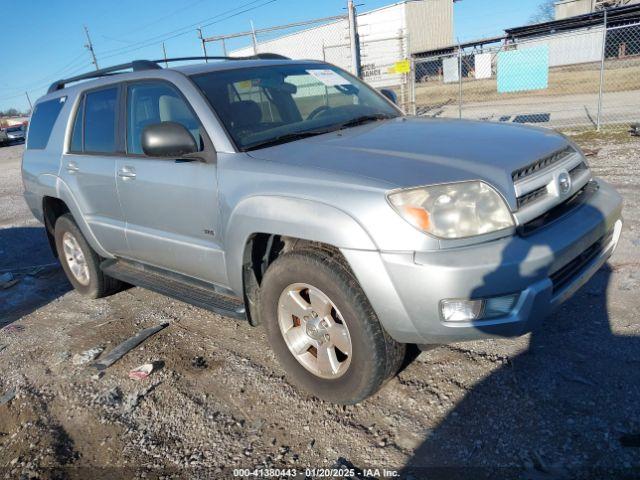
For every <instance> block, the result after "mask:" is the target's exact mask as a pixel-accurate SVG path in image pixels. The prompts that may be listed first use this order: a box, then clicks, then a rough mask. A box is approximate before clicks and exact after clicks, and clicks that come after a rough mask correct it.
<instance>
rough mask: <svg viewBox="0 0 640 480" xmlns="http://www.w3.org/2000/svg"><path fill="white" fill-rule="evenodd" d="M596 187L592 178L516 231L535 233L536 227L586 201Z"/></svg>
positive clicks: (523, 234) (528, 233) (546, 223)
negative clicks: (565, 198)
mask: <svg viewBox="0 0 640 480" xmlns="http://www.w3.org/2000/svg"><path fill="white" fill-rule="evenodd" d="M598 188H599V187H598V183H597V182H595V181H593V180H592V181H590V182H589V183H587V184H586V185H585V186H584V187H582V188H581V189H580V190H578V191H577V192H576V193H575V194H574V195H573V196H572V197H570V198H568V199H567V200H566V201H564V202H562V203H560V204H558V205H556V206H555V207H553V208H552V209H550V210H547V211H546V212H545V213H544V214H542V215H540V216H539V217H536V218H534V219H533V220H531V221H530V222H527V223H525V224H524V225H521V226H520V227H519V228H518V233H520V235H522V236H524V237H526V236H527V235H531V234H533V233H535V232H536V231H537V230H538V229H540V228H542V227H545V226H547V225H549V224H550V223H552V222H555V221H556V220H557V219H559V218H560V217H562V216H564V215H566V214H567V213H569V212H570V211H571V210H573V209H574V208H576V207H578V206H580V205H582V204H583V203H584V202H586V201H587V200H588V199H589V198H590V197H591V196H592V195H593V194H594V193H595V192H596V191H597V190H598Z"/></svg>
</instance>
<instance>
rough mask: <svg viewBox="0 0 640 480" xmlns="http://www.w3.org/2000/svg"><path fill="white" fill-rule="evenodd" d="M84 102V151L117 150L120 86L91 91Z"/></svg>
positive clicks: (109, 151)
mask: <svg viewBox="0 0 640 480" xmlns="http://www.w3.org/2000/svg"><path fill="white" fill-rule="evenodd" d="M84 102H85V105H84V151H85V152H94V153H113V152H115V151H116V110H117V102H118V88H117V87H114V88H108V89H105V90H99V91H96V92H90V93H88V94H87V95H86V96H85V99H84Z"/></svg>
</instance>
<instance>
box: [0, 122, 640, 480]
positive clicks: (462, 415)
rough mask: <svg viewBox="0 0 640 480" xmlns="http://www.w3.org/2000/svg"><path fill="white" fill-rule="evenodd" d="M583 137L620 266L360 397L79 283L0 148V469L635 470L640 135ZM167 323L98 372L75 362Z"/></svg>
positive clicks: (565, 474) (226, 327)
mask: <svg viewBox="0 0 640 480" xmlns="http://www.w3.org/2000/svg"><path fill="white" fill-rule="evenodd" d="M576 138H578V140H579V141H580V142H581V143H582V144H583V145H584V146H587V147H590V148H599V149H600V150H599V154H598V155H597V156H596V157H592V158H591V160H590V162H591V165H592V167H593V169H594V171H595V172H596V174H597V175H599V176H602V177H604V178H605V179H607V180H608V181H609V182H612V183H613V184H614V185H615V186H616V188H618V189H619V191H620V192H621V193H622V194H623V195H624V197H625V220H626V224H625V229H624V232H623V237H622V240H621V243H620V246H619V248H618V250H617V252H616V253H615V255H614V257H613V258H612V260H611V262H610V265H609V266H608V267H606V268H603V269H602V270H601V271H600V272H599V273H598V274H597V275H596V276H595V277H594V278H593V280H592V281H591V282H590V283H589V284H588V285H587V286H586V287H585V288H583V289H582V291H581V292H580V293H579V294H578V295H577V296H576V297H574V298H573V299H572V300H571V301H570V302H569V303H567V304H566V305H565V306H564V307H563V308H562V309H561V310H560V311H558V312H557V313H556V314H554V315H553V316H551V317H550V318H548V319H547V320H546V322H545V324H544V326H543V328H541V329H540V330H539V331H537V332H535V333H534V334H531V335H528V336H525V337H521V338H518V339H499V340H487V341H481V342H468V343H461V344H455V345H449V346H442V347H438V348H435V349H433V350H430V351H428V352H423V353H421V354H420V355H419V356H417V358H414V359H413V361H411V362H410V363H409V364H408V365H407V366H406V368H405V369H404V370H403V371H402V372H401V373H400V374H399V375H398V377H397V378H395V379H393V380H391V381H390V382H389V383H388V384H387V385H386V386H385V387H384V388H383V389H382V391H381V392H380V393H379V394H378V395H376V396H375V397H373V398H372V399H370V400H368V401H366V402H364V403H362V404H360V405H357V406H353V407H337V406H335V405H331V404H328V403H324V402H321V401H317V400H315V399H312V398H309V397H307V396H305V395H304V394H303V393H300V392H298V391H296V390H295V389H294V388H293V387H291V386H290V385H289V384H288V383H287V381H286V379H285V378H284V375H283V372H282V370H281V369H280V368H279V366H278V365H277V363H276V361H275V359H274V356H273V355H272V354H271V352H270V350H269V348H268V346H267V345H266V342H265V338H264V334H263V331H262V329H260V328H257V329H255V328H252V327H250V326H249V325H248V324H246V323H243V322H239V321H234V320H231V319H228V318H223V317H220V316H217V315H215V314H212V313H209V312H206V311H204V310H200V309H198V308H195V307H191V306H189V305H186V304H183V303H181V302H177V301H174V300H171V299H169V298H166V297H163V296H160V295H157V294H154V293H151V292H149V291H145V290H142V289H139V288H132V289H129V290H127V291H124V292H122V293H119V294H117V295H115V296H113V297H110V298H107V299H102V300H97V301H90V300H86V299H84V298H82V297H80V296H79V295H77V294H76V293H75V292H73V291H70V287H69V285H68V283H67V282H66V281H65V279H64V277H63V275H62V274H61V271H60V269H59V267H58V266H57V264H56V263H55V261H54V259H53V258H52V257H51V255H50V254H49V253H48V245H47V242H46V239H45V235H44V232H43V230H42V228H41V226H40V225H38V224H37V223H36V222H35V221H34V220H32V219H31V215H30V212H29V211H28V209H27V207H26V205H25V204H24V201H23V199H22V196H21V190H22V185H21V181H20V164H19V161H20V155H21V152H22V146H13V147H8V148H2V149H0V274H2V273H3V272H13V274H14V275H15V277H16V279H18V280H19V282H18V283H17V284H15V285H13V286H11V287H10V288H7V289H5V290H0V327H4V328H2V329H1V330H0V397H2V396H3V395H5V394H8V395H7V396H5V397H4V398H0V478H5V477H6V478H137V477H147V478H156V477H160V476H161V475H164V476H166V477H164V478H171V477H172V476H175V477H176V478H178V477H179V478H219V477H231V476H232V474H233V471H232V470H231V469H232V468H236V467H243V468H254V467H263V466H278V467H288V468H297V469H298V472H300V471H302V472H303V473H304V468H306V467H312V468H327V467H340V466H342V467H346V468H356V469H364V468H370V467H375V468H380V469H382V468H384V467H386V468H388V469H392V470H396V471H398V472H399V474H400V475H401V476H402V477H403V478H411V477H412V478H474V479H475V478H531V479H539V478H549V479H558V478H640V448H639V447H640V408H639V405H640V320H639V318H640V317H639V313H640V301H639V300H638V294H639V293H640V253H639V247H640V188H639V187H638V185H639V184H638V178H639V177H640V167H639V166H638V152H639V151H640V150H639V149H640V139H638V138H632V137H630V136H629V135H628V134H626V133H611V134H605V135H600V136H594V135H592V134H586V135H582V136H578V137H576ZM41 265H44V266H42V267H38V266H41ZM162 322H169V324H170V325H169V327H167V328H165V329H164V330H163V331H162V332H160V333H158V334H157V335H155V336H153V337H151V338H150V339H149V340H147V341H146V342H145V343H143V344H142V345H141V346H140V347H138V348H137V349H135V350H133V351H131V352H130V353H129V354H127V355H126V356H125V357H123V358H122V360H120V361H119V362H117V363H116V364H115V365H113V366H111V367H109V368H108V369H107V370H106V374H105V375H104V376H102V377H97V376H96V371H95V369H94V368H93V367H90V366H89V364H87V363H85V364H82V363H80V360H81V359H80V358H78V357H76V355H77V354H81V353H82V352H84V351H86V350H88V349H91V348H94V347H100V348H104V349H105V350H106V351H108V350H110V349H111V348H113V347H114V346H115V345H117V344H118V343H120V342H121V341H123V340H125V339H126V338H128V337H130V336H132V335H134V334H135V333H136V332H138V331H139V330H141V329H143V328H146V327H150V326H154V325H157V324H159V323H162ZM197 357H202V358H201V359H197ZM149 361H158V362H163V363H164V365H163V367H162V368H161V369H160V370H158V371H157V372H155V373H153V374H152V375H151V376H150V377H149V378H147V379H145V380H132V379H129V378H128V375H127V374H128V371H129V370H130V369H132V368H133V367H136V366H138V365H140V364H142V363H145V362H149ZM77 363H80V364H77ZM13 393H15V396H14V397H13V398H12V399H11V400H8V401H7V399H8V398H10V397H11V396H12V394H13ZM410 467H412V468H413V471H412V472H411V471H410ZM367 474H368V475H369V476H372V477H373V476H376V474H375V472H364V473H359V472H356V476H357V477H358V478H364V477H365V476H366V475H367ZM380 475H381V472H380Z"/></svg>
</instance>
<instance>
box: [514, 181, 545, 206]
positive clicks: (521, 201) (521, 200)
mask: <svg viewBox="0 0 640 480" xmlns="http://www.w3.org/2000/svg"><path fill="white" fill-rule="evenodd" d="M546 194H547V186H546V185H544V186H542V187H540V188H536V189H535V190H533V191H532V192H529V193H527V194H525V195H522V196H521V197H518V208H522V207H524V206H525V205H528V204H530V203H531V202H533V201H535V200H536V199H538V198H541V197H544V196H545V195H546Z"/></svg>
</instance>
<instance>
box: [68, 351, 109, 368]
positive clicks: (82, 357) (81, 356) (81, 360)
mask: <svg viewBox="0 0 640 480" xmlns="http://www.w3.org/2000/svg"><path fill="white" fill-rule="evenodd" d="M103 351H104V348H103V347H95V348H91V349H89V350H85V351H84V352H82V353H76V354H75V355H74V356H73V358H72V359H71V362H72V363H73V364H74V365H84V364H87V363H89V362H91V361H93V360H95V359H96V358H98V355H100V354H101V353H102V352H103Z"/></svg>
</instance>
